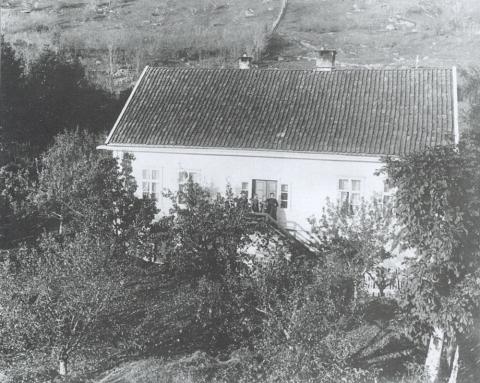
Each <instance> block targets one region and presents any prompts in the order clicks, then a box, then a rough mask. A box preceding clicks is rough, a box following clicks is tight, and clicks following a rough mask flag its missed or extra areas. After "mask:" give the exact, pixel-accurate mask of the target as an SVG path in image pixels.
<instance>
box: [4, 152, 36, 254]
mask: <svg viewBox="0 0 480 383" xmlns="http://www.w3.org/2000/svg"><path fill="white" fill-rule="evenodd" d="M32 165H33V164H31V163H25V162H20V161H17V163H9V164H7V165H5V166H2V167H0V217H1V220H0V249H8V248H11V247H14V246H16V245H18V244H19V243H20V242H24V241H28V240H32V239H34V238H36V236H37V235H38V233H39V231H40V228H39V226H38V222H39V220H38V209H37V208H36V206H34V203H33V201H32V199H31V194H32V192H33V191H34V190H35V188H36V171H35V168H34V167H33V166H32Z"/></svg>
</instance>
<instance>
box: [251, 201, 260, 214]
mask: <svg viewBox="0 0 480 383" xmlns="http://www.w3.org/2000/svg"><path fill="white" fill-rule="evenodd" d="M252 211H253V212H254V213H258V212H259V211H260V207H259V206H258V199H256V198H254V199H252Z"/></svg>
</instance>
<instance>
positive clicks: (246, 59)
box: [238, 53, 253, 69]
mask: <svg viewBox="0 0 480 383" xmlns="http://www.w3.org/2000/svg"><path fill="white" fill-rule="evenodd" d="M252 60H253V57H250V56H247V54H246V53H244V54H243V56H241V57H239V58H238V69H250V66H251V64H252Z"/></svg>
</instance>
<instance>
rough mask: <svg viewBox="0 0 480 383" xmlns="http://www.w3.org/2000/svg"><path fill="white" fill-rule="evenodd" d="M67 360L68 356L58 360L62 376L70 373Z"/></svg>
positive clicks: (59, 371) (59, 372)
mask: <svg viewBox="0 0 480 383" xmlns="http://www.w3.org/2000/svg"><path fill="white" fill-rule="evenodd" d="M67 361H68V359H67V358H60V360H59V361H58V374H59V375H60V376H66V375H67V374H68V370H67Z"/></svg>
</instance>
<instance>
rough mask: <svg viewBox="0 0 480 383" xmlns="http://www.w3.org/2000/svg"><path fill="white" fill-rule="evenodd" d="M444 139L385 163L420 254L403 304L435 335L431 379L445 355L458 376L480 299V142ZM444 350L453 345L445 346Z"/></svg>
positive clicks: (400, 214) (408, 235)
mask: <svg viewBox="0 0 480 383" xmlns="http://www.w3.org/2000/svg"><path fill="white" fill-rule="evenodd" d="M479 142H480V140H479V136H478V134H476V135H473V134H472V135H470V136H469V137H466V138H465V139H464V140H463V142H462V143H461V144H460V145H459V147H455V146H448V147H437V148H433V149H428V150H426V151H424V152H422V153H417V154H412V155H410V156H408V157H406V158H403V159H388V160H387V161H386V165H385V168H384V171H385V172H387V174H388V176H389V178H390V181H391V184H392V186H393V187H395V188H396V190H397V192H396V199H395V200H396V203H395V211H396V217H397V220H398V223H399V224H400V225H401V227H402V231H401V239H402V241H403V244H404V246H405V247H406V248H412V249H414V251H415V253H416V256H415V257H414V258H411V259H409V260H408V261H407V265H408V270H407V273H408V274H407V277H406V278H405V288H404V291H403V297H402V305H403V308H404V309H405V310H406V312H408V314H409V318H411V321H410V328H409V330H410V331H411V332H412V333H413V334H417V335H418V336H421V335H423V337H424V339H425V340H427V339H428V337H430V342H429V346H428V353H427V357H426V361H425V373H426V375H427V376H428V379H429V382H437V381H438V379H440V376H439V375H440V370H441V369H440V367H441V364H442V363H443V362H444V361H442V355H444V354H445V355H447V359H448V360H446V361H445V362H446V363H447V364H448V366H449V367H450V370H451V374H450V382H451V383H452V382H455V380H456V375H457V373H458V362H459V360H461V354H462V350H461V349H460V348H459V346H460V345H461V342H459V341H460V340H461V339H462V337H465V336H468V334H469V331H470V329H471V328H472V324H473V323H474V318H475V316H476V315H477V314H478V309H479V306H480V172H479V169H480V149H479V147H480V145H479ZM442 350H446V351H448V350H450V352H445V353H443V352H442Z"/></svg>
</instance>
